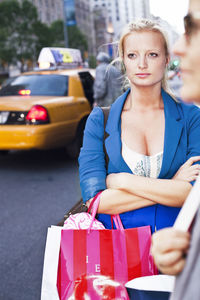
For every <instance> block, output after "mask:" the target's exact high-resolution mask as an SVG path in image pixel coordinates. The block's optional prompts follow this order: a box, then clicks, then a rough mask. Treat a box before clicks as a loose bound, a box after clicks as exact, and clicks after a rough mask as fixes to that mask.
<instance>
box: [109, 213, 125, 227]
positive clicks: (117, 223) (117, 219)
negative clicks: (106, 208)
mask: <svg viewBox="0 0 200 300" xmlns="http://www.w3.org/2000/svg"><path fill="white" fill-rule="evenodd" d="M111 222H112V227H113V222H114V223H115V227H116V229H119V230H124V226H123V224H122V221H121V218H120V216H119V215H112V216H111Z"/></svg>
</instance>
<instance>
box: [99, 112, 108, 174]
mask: <svg viewBox="0 0 200 300" xmlns="http://www.w3.org/2000/svg"><path fill="white" fill-rule="evenodd" d="M101 109H102V111H103V114H104V137H103V151H104V153H105V160H106V169H108V160H109V158H108V154H107V151H106V147H105V139H106V138H107V137H108V133H107V132H106V130H105V129H106V124H107V120H108V116H109V112H110V106H107V107H101Z"/></svg>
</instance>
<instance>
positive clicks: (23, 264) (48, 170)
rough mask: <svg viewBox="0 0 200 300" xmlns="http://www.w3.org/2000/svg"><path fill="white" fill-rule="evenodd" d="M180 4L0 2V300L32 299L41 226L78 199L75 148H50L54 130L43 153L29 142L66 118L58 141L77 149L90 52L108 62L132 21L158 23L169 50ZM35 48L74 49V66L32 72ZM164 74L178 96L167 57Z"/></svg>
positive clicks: (182, 0) (183, 2)
mask: <svg viewBox="0 0 200 300" xmlns="http://www.w3.org/2000/svg"><path fill="white" fill-rule="evenodd" d="M187 7H188V0H168V1H165V0H18V1H17V0H0V87H1V88H0V224H1V226H0V274H1V280H0V300H27V299H28V300H39V299H40V289H41V281H42V268H43V258H44V249H45V242H46V233H47V228H48V226H50V225H53V224H54V225H56V224H58V223H59V222H60V221H61V220H62V218H63V216H64V214H65V212H66V211H67V210H68V209H69V208H70V207H71V206H72V205H73V204H74V203H75V202H76V201H77V200H79V199H80V197H81V195H80V188H79V177H78V163H77V143H74V144H73V145H72V144H71V145H70V148H69V149H68V152H66V151H65V149H64V147H61V146H63V145H62V143H60V144H59V145H58V146H59V147H58V149H54V147H53V146H52V145H54V144H55V143H54V144H53V143H52V142H55V139H56V138H58V136H59V134H58V133H57V132H56V133H54V136H51V138H50V139H48V138H49V137H48V138H47V139H44V146H47V140H48V142H49V144H48V147H47V149H46V148H45V147H44V148H45V150H41V149H35V148H34V147H32V148H31V147H30V149H29V148H28V146H27V144H28V141H30V140H31V142H35V143H36V142H38V141H40V142H41V143H42V142H43V141H42V138H41V136H39V135H37V134H38V133H39V134H41V131H40V130H43V129H44V128H47V129H48V128H51V130H48V133H47V132H46V133H47V134H49V133H52V132H53V129H52V128H55V125H56V126H57V125H58V124H61V125H62V126H63V124H64V123H63V122H64V121H63V120H65V121H67V122H66V128H64V130H66V133H67V136H64V138H66V139H67V138H69V137H70V138H71V140H72V138H75V137H76V138H77V139H76V140H74V141H76V142H77V141H78V142H80V138H81V134H82V132H83V129H84V124H85V121H86V118H87V116H88V114H89V113H90V111H91V109H92V101H93V99H92V84H93V80H94V77H95V68H96V55H97V53H98V52H99V51H104V52H106V53H107V54H108V55H109V56H110V59H111V60H112V59H113V58H115V56H116V42H117V41H118V39H119V36H120V33H121V30H122V28H123V27H124V25H125V24H127V23H128V22H130V21H131V20H133V19H137V18H151V19H155V20H157V21H158V22H159V23H160V24H161V25H162V26H163V27H164V28H165V29H166V31H167V32H168V35H169V42H170V46H171V49H172V48H173V45H174V43H175V41H176V40H177V39H178V37H179V36H180V34H181V33H183V17H184V15H185V14H186V13H187ZM44 47H47V48H49V49H53V47H61V48H74V49H78V51H79V52H80V55H81V66H80V68H78V69H76V70H74V71H73V70H66V69H67V67H66V65H65V69H63V68H61V69H58V68H57V66H53V67H52V68H50V69H49V70H40V71H38V70H37V68H38V56H39V54H40V51H41V49H42V48H44ZM63 51H64V50H63ZM54 52H55V51H54ZM79 52H78V55H79ZM52 53H53V52H52ZM62 53H64V52H62ZM54 54H55V53H54ZM57 54H59V53H57ZM59 55H60V54H59ZM58 57H60V56H58ZM65 58H66V61H69V60H70V61H71V62H72V63H73V59H74V56H73V53H72V54H70V52H65ZM69 58H70V59H69ZM84 68H85V69H84ZM86 68H87V69H86ZM23 72H26V73H23ZM168 75H169V76H168V77H169V85H170V87H171V88H172V89H173V91H174V93H175V94H176V95H177V96H179V89H180V87H181V84H182V82H181V78H180V72H179V60H178V58H177V57H175V56H174V55H173V53H171V61H170V64H169V68H168ZM41 76H43V80H42V81H41V78H42V77H41ZM51 76H54V77H51ZM61 76H63V77H61ZM27 78H28V79H29V80H27ZM51 78H53V80H51ZM63 78H64V79H63ZM5 80H6V81H5ZM60 80H61V81H60ZM63 80H64V81H63ZM5 82H6V83H5ZM41 82H42V87H45V90H46V91H45V92H44V91H43V90H42V88H40V89H39V84H40V83H41ZM59 82H60V83H59ZM62 82H65V84H64V85H63V83H62ZM47 83H48V84H47ZM53 83H55V84H54V86H53ZM61 86H62V87H65V88H64V90H63V91H62V89H61ZM50 88H52V92H51V93H50ZM45 93H47V94H45ZM36 99H37V101H36ZM38 104H39V105H38ZM73 118H74V119H73ZM74 120H75V121H74ZM71 121H73V122H71ZM70 122H71V123H70ZM72 123H73V126H72V125H70V124H72ZM69 125H70V126H69ZM50 126H52V127H50ZM57 128H61V127H59V126H58V127H57ZM75 128H76V129H77V130H75ZM34 130H35V131H34ZM36 130H38V131H37V132H36ZM59 130H61V129H59ZM70 134H71V136H70ZM19 137H20V138H19ZM22 137H23V139H22ZM30 137H31V139H30ZM46 137H47V136H46ZM14 141H15V143H16V144H14ZM6 143H7V144H6ZM11 143H12V145H13V146H12V147H14V149H13V148H12V147H11V149H10V148H9V145H10V144H11ZM45 143H46V145H45ZM2 145H3V146H2ZM49 145H51V146H49ZM40 146H41V145H40ZM78 146H80V143H79V144H78ZM26 147H27V151H23V150H24V149H25V148H26ZM41 147H42V146H41Z"/></svg>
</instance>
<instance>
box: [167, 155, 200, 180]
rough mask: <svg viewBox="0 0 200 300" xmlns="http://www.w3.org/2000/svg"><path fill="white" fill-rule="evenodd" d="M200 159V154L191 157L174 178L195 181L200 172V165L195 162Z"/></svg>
mask: <svg viewBox="0 0 200 300" xmlns="http://www.w3.org/2000/svg"><path fill="white" fill-rule="evenodd" d="M197 161H200V156H193V157H190V158H189V159H188V160H187V161H186V162H185V163H184V164H183V165H182V166H181V167H180V168H179V169H178V171H177V172H176V174H175V175H174V177H173V178H172V179H176V180H184V181H188V182H190V181H193V180H196V179H197V177H198V175H199V174H200V165H199V164H195V165H194V163H195V162H197Z"/></svg>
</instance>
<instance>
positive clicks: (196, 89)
mask: <svg viewBox="0 0 200 300" xmlns="http://www.w3.org/2000/svg"><path fill="white" fill-rule="evenodd" d="M184 25H185V34H184V35H183V36H182V37H181V38H180V39H179V40H178V42H177V43H176V45H175V47H174V53H175V54H176V55H178V56H179V57H180V60H181V62H180V68H181V72H182V79H183V87H182V89H181V96H182V98H183V100H185V101H187V102H196V103H200V0H190V4H189V12H188V14H187V16H186V17H185V18H184Z"/></svg>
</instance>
